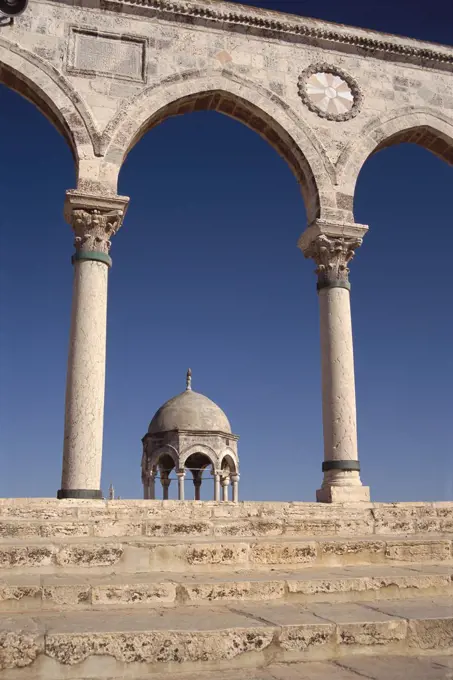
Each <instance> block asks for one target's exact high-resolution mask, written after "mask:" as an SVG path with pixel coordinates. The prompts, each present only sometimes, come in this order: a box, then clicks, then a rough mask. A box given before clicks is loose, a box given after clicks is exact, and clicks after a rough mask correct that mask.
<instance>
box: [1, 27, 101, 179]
mask: <svg viewBox="0 0 453 680" xmlns="http://www.w3.org/2000/svg"><path fill="white" fill-rule="evenodd" d="M0 83H3V84H4V85H6V86H7V87H9V88H10V89H12V90H14V91H15V92H17V93H18V94H20V95H22V96H23V97H25V99H28V100H29V101H30V102H31V103H32V104H34V105H35V106H36V108H37V109H38V110H39V111H40V112H41V113H42V114H43V115H44V116H46V118H47V119H48V120H49V121H50V122H51V123H52V125H53V126H54V127H55V128H56V129H57V130H58V132H60V134H61V135H62V136H63V137H64V139H65V140H66V143H67V144H68V146H69V148H70V149H71V153H72V155H73V158H74V161H75V163H76V165H77V173H78V170H79V163H80V161H82V160H88V159H92V158H93V157H94V156H95V155H99V140H100V137H99V134H98V131H97V129H96V126H95V125H94V122H93V120H92V117H91V115H90V113H89V111H88V109H87V108H86V106H85V104H84V103H83V101H82V99H81V97H80V96H79V95H78V94H77V92H76V91H75V89H74V88H73V86H72V85H71V84H70V83H69V82H68V81H67V80H66V78H65V77H64V76H63V75H62V74H61V73H60V72H59V71H57V69H56V68H55V67H54V66H53V65H52V64H49V63H48V62H46V61H45V60H44V59H42V58H41V57H39V56H38V55H36V54H32V53H31V52H28V51H27V50H24V49H23V48H22V47H20V46H19V45H17V44H14V43H10V42H8V41H6V40H4V39H3V38H0Z"/></svg>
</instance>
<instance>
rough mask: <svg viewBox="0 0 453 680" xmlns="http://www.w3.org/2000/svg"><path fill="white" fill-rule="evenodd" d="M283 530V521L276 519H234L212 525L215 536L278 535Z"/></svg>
mask: <svg viewBox="0 0 453 680" xmlns="http://www.w3.org/2000/svg"><path fill="white" fill-rule="evenodd" d="M283 531H284V524H283V522H282V521H277V520H274V521H273V520H254V521H250V522H238V521H236V522H230V523H229V524H218V525H215V526H214V535H215V536H280V535H281V534H283ZM286 531H288V527H286Z"/></svg>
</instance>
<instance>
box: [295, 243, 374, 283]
mask: <svg viewBox="0 0 453 680" xmlns="http://www.w3.org/2000/svg"><path fill="white" fill-rule="evenodd" d="M361 244H362V239H361V238H354V237H353V238H344V237H336V238H332V237H330V238H329V237H328V236H324V235H323V234H321V236H317V237H316V238H315V240H314V241H312V242H311V244H310V246H309V247H308V248H307V250H306V251H305V257H311V258H312V259H313V260H314V261H315V262H316V264H317V265H318V266H317V268H316V270H315V273H316V274H317V275H318V290H321V289H322V288H330V287H332V286H337V287H341V288H349V276H348V275H349V267H348V264H349V262H350V261H351V260H352V258H353V257H354V251H355V249H356V248H358V247H359V246H360V245H361Z"/></svg>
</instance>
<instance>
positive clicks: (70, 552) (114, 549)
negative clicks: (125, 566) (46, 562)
mask: <svg viewBox="0 0 453 680" xmlns="http://www.w3.org/2000/svg"><path fill="white" fill-rule="evenodd" d="M122 555H123V546H122V545H115V544H104V545H103V544H98V545H91V544H89V543H87V544H86V545H82V544H80V543H78V544H74V545H66V546H64V547H63V548H61V550H59V551H58V553H57V554H56V557H55V560H56V563H57V564H58V565H59V566H61V567H106V566H110V565H112V564H116V563H117V562H119V560H120V559H121V557H122Z"/></svg>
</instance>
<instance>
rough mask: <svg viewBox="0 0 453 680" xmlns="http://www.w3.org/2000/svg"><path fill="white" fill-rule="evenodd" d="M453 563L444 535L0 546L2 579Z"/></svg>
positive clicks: (14, 542) (75, 541)
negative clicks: (7, 572) (7, 573)
mask: <svg viewBox="0 0 453 680" xmlns="http://www.w3.org/2000/svg"><path fill="white" fill-rule="evenodd" d="M451 560H452V540H451V537H450V538H445V537H442V536H437V537H435V536H432V535H428V536H422V535H421V536H410V537H400V538H395V537H386V536H384V535H383V536H379V537H369V536H365V537H356V538H347V537H346V538H341V537H332V538H325V539H321V538H316V537H313V538H312V539H311V540H310V539H306V540H301V539H299V538H298V537H293V538H290V537H275V538H272V539H263V538H253V537H244V538H241V539H240V540H237V539H231V538H230V539H228V538H225V539H223V540H217V541H213V540H212V539H209V538H207V537H201V538H199V537H194V536H184V537H180V538H174V537H173V538H167V539H158V538H150V537H145V536H143V537H141V538H135V537H132V538H128V539H121V540H117V541H115V542H112V541H109V540H108V539H102V538H85V539H83V538H73V537H66V538H60V539H53V540H52V541H49V540H44V539H42V540H41V541H33V542H30V541H18V540H14V539H3V540H2V542H1V543H0V573H1V571H2V570H4V569H17V570H22V571H23V570H29V569H33V570H38V571H41V572H42V573H58V572H60V571H62V570H64V571H65V572H66V573H71V572H73V571H86V570H87V569H90V570H91V571H92V572H93V573H102V572H105V570H106V569H109V570H111V569H112V568H113V567H114V568H115V571H116V572H125V573H126V572H127V573H130V572H140V573H142V572H147V571H163V572H166V573H169V572H170V573H173V572H187V571H211V569H212V567H213V565H215V569H216V572H218V571H220V570H223V571H228V570H231V568H232V567H235V568H238V569H249V570H250V569H253V570H265V569H268V568H269V567H278V566H280V567H283V568H285V569H293V568H294V569H299V568H301V567H308V566H322V567H329V566H348V565H360V564H363V565H366V564H394V565H398V564H408V563H411V562H416V563H423V564H433V563H439V562H450V561H451Z"/></svg>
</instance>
